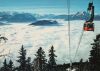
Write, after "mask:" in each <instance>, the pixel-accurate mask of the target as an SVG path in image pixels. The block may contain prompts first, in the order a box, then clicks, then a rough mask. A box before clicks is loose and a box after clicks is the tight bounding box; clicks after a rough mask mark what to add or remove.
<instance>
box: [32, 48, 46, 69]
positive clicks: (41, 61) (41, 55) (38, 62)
mask: <svg viewBox="0 0 100 71" xmlns="http://www.w3.org/2000/svg"><path fill="white" fill-rule="evenodd" d="M35 56H36V58H35V59H34V65H33V67H34V71H46V61H47V60H46V58H45V57H46V56H45V52H44V51H43V50H42V48H41V47H40V48H39V49H38V51H37V53H36V54H35Z"/></svg>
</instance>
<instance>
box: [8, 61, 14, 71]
mask: <svg viewBox="0 0 100 71" xmlns="http://www.w3.org/2000/svg"><path fill="white" fill-rule="evenodd" d="M8 67H9V71H14V65H13V62H12V60H10V61H9V64H8Z"/></svg>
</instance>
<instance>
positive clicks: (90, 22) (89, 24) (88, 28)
mask: <svg viewBox="0 0 100 71" xmlns="http://www.w3.org/2000/svg"><path fill="white" fill-rule="evenodd" d="M87 10H88V12H89V14H90V18H89V19H88V20H86V22H85V23H84V27H83V30H84V31H94V23H93V21H94V6H93V1H91V2H90V3H89V4H88V9H87Z"/></svg>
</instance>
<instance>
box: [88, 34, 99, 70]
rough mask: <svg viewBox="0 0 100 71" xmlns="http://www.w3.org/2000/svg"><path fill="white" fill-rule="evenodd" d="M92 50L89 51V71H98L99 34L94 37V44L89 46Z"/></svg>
mask: <svg viewBox="0 0 100 71" xmlns="http://www.w3.org/2000/svg"><path fill="white" fill-rule="evenodd" d="M91 45H93V46H92V50H91V51H90V58H89V62H90V71H100V34H99V35H97V36H96V39H95V40H94V43H93V44H91Z"/></svg>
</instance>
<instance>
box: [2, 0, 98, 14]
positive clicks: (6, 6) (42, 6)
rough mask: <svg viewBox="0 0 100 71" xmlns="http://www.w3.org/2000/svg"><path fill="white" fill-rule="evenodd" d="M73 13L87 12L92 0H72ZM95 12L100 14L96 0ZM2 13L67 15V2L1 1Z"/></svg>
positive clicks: (58, 0)
mask: <svg viewBox="0 0 100 71" xmlns="http://www.w3.org/2000/svg"><path fill="white" fill-rule="evenodd" d="M70 1H71V13H74V12H77V11H86V8H87V6H88V2H89V1H90V0H70ZM94 5H95V12H96V13H97V14H99V13H100V11H99V10H100V0H94ZM0 11H19V12H31V13H40V14H48V13H51V14H53V13H55V14H66V13H67V0H0Z"/></svg>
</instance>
